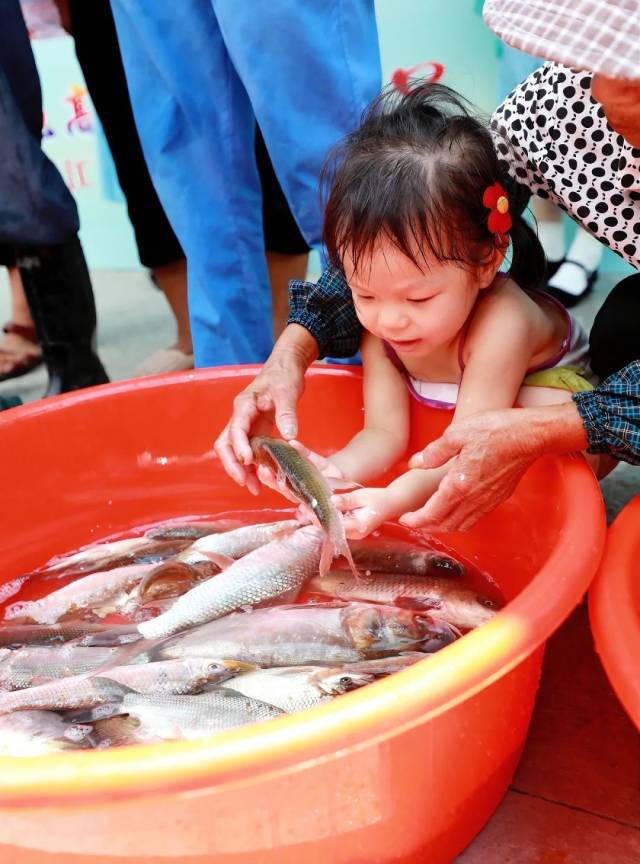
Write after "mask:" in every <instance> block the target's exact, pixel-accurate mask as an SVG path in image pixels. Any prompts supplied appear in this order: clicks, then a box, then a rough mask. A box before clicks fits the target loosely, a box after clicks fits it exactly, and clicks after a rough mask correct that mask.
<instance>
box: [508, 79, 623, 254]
mask: <svg viewBox="0 0 640 864" xmlns="http://www.w3.org/2000/svg"><path fill="white" fill-rule="evenodd" d="M491 127H492V132H493V135H494V141H495V144H496V149H497V151H498V154H499V156H500V158H501V160H503V162H504V164H505V167H506V169H507V171H508V172H509V174H510V175H511V176H512V177H513V178H514V179H515V180H517V181H518V182H519V183H521V184H523V185H525V186H527V187H528V188H529V189H530V190H531V192H532V193H533V194H536V195H539V196H540V197H541V198H548V199H549V200H551V201H553V202H554V203H555V204H557V205H558V207H560V208H561V209H562V210H564V211H565V212H566V213H568V215H569V216H571V217H572V218H573V219H575V220H576V221H577V222H579V223H580V224H581V225H582V226H583V227H584V228H585V229H586V230H587V231H589V232H590V233H591V234H593V235H594V236H595V237H597V238H598V240H600V241H601V242H602V243H604V244H605V245H607V246H609V247H611V249H613V251H614V252H617V253H618V254H619V255H621V256H622V257H623V258H625V259H626V260H627V261H628V262H629V263H630V264H632V265H633V266H634V267H640V149H637V148H634V147H632V146H631V145H630V144H628V143H627V142H626V141H625V139H624V138H623V137H622V135H618V134H617V133H616V132H614V131H613V129H612V128H611V127H610V126H609V124H608V123H607V120H606V117H605V115H604V111H603V109H602V106H601V105H600V103H599V102H596V101H595V99H593V97H592V96H591V75H590V74H589V73H586V72H577V71H575V70H572V69H567V68H566V67H564V66H559V65H558V64H555V63H546V64H545V65H544V66H542V67H541V68H540V69H537V70H536V71H535V72H534V73H533V74H532V75H530V76H529V77H528V78H527V79H526V80H525V81H523V82H522V84H520V86H519V87H517V88H516V89H515V90H514V91H513V92H512V93H511V94H510V95H509V96H507V98H506V99H505V101H504V102H503V103H502V104H501V105H500V106H499V107H498V108H497V109H496V111H495V113H494V115H493V118H492V121H491Z"/></svg>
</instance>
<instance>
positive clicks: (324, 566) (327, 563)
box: [318, 536, 334, 578]
mask: <svg viewBox="0 0 640 864" xmlns="http://www.w3.org/2000/svg"><path fill="white" fill-rule="evenodd" d="M333 558H334V548H333V543H332V542H331V540H330V538H329V537H326V536H325V538H324V540H323V541H322V552H321V554H320V564H319V566H318V572H319V573H320V577H321V578H322V577H323V576H326V575H327V573H328V572H329V570H330V569H331V565H332V563H333Z"/></svg>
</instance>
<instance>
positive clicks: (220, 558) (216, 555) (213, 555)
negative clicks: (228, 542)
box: [207, 552, 236, 570]
mask: <svg viewBox="0 0 640 864" xmlns="http://www.w3.org/2000/svg"><path fill="white" fill-rule="evenodd" d="M207 558H208V559H209V560H210V561H212V562H213V563H214V564H217V565H218V567H219V568H220V569H221V570H224V569H225V568H226V567H230V566H231V565H232V564H234V563H235V560H236V559H235V558H232V557H231V556H230V555H223V554H222V552H208V553H207Z"/></svg>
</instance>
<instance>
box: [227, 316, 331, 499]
mask: <svg viewBox="0 0 640 864" xmlns="http://www.w3.org/2000/svg"><path fill="white" fill-rule="evenodd" d="M317 356H318V345H317V343H316V340H315V339H314V338H313V336H312V335H311V334H310V333H309V331H308V330H305V328H304V327H301V326H300V325H299V324H290V325H289V326H288V327H287V328H286V329H285V331H284V333H283V334H282V336H281V337H280V338H279V339H278V342H277V343H276V345H275V347H274V349H273V352H272V353H271V356H270V357H269V359H268V360H267V362H266V363H265V364H264V366H263V368H262V370H261V371H260V373H259V374H258V375H257V376H256V378H254V380H253V381H252V382H251V384H249V386H248V387H245V389H244V390H243V391H242V392H241V393H239V394H238V395H237V396H236V398H235V399H234V402H233V414H232V416H231V419H230V420H229V422H228V423H227V425H226V426H225V427H224V429H223V430H222V432H221V433H220V435H219V436H218V439H217V441H216V443H215V445H214V446H215V450H216V453H217V454H218V457H219V458H220V460H221V462H222V465H223V467H224V469H225V471H226V472H227V474H228V475H229V476H230V477H231V478H232V479H233V480H235V481H236V482H237V483H239V484H240V485H241V486H246V487H247V488H248V490H249V491H250V492H251V493H252V494H253V495H257V494H258V492H259V489H260V483H259V481H258V477H257V475H256V472H255V466H254V460H253V452H252V450H251V445H250V444H249V438H250V437H251V436H253V435H267V434H269V432H270V431H271V428H272V426H273V423H274V421H275V424H276V426H277V427H278V430H279V432H280V434H281V435H282V437H283V438H286V439H291V438H295V436H296V434H297V432H298V420H297V415H296V406H297V403H298V400H299V399H300V397H301V396H302V391H303V390H304V373H305V372H306V370H307V367H308V366H309V364H310V363H312V362H313V360H315V358H316V357H317Z"/></svg>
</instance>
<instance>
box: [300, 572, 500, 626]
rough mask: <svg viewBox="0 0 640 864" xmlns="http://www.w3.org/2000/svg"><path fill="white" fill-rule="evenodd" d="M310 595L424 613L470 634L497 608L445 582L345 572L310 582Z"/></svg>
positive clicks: (483, 598)
mask: <svg viewBox="0 0 640 864" xmlns="http://www.w3.org/2000/svg"><path fill="white" fill-rule="evenodd" d="M308 589H309V591H310V592H314V593H317V594H324V595H328V596H331V597H337V598H338V599H340V600H367V601H369V602H372V603H384V604H390V603H395V604H396V605H399V606H404V607H405V608H410V609H424V610H425V611H427V612H428V613H429V615H430V616H431V617H432V618H436V619H438V620H441V621H446V622H448V623H449V624H453V626H454V627H460V628H462V629H463V630H472V629H473V628H475V627H480V626H481V625H482V624H486V622H487V621H490V620H491V619H492V618H493V617H494V616H495V614H496V612H497V611H498V604H497V603H495V601H493V600H491V599H490V598H489V597H485V596H484V595H482V594H478V592H477V591H474V590H473V589H471V588H465V587H463V586H461V585H458V584H457V583H456V582H451V581H448V580H446V579H429V578H426V577H424V578H423V577H421V576H404V575H401V574H388V573H378V574H376V575H375V576H370V577H366V578H360V579H358V580H356V579H354V578H353V577H352V576H351V574H349V573H347V572H345V571H339V570H338V571H332V572H330V573H328V574H327V575H326V576H325V577H323V578H322V579H319V578H317V577H316V578H314V579H312V580H311V581H310V582H309V585H308Z"/></svg>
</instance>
